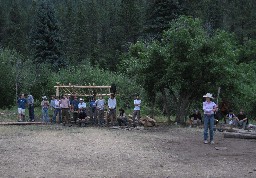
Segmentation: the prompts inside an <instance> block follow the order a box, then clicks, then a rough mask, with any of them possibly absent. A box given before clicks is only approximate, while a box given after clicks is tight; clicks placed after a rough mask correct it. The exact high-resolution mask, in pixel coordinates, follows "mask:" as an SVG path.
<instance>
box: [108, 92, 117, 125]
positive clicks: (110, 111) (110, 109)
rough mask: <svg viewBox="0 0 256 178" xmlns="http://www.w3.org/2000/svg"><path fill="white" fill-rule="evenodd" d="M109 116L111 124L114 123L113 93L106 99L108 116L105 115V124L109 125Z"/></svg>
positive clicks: (114, 101)
mask: <svg viewBox="0 0 256 178" xmlns="http://www.w3.org/2000/svg"><path fill="white" fill-rule="evenodd" d="M110 117H111V124H112V126H113V125H114V121H116V98H115V95H114V94H113V93H111V95H110V98H109V99H108V117H107V125H109V119H110Z"/></svg>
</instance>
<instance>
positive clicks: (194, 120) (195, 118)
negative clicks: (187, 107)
mask: <svg viewBox="0 0 256 178" xmlns="http://www.w3.org/2000/svg"><path fill="white" fill-rule="evenodd" d="M188 122H189V127H192V126H193V125H196V126H199V125H201V123H202V116H201V113H200V111H199V110H197V109H196V110H195V111H194V113H193V114H191V115H190V116H189V120H188Z"/></svg>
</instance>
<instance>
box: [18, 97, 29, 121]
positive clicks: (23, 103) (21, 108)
mask: <svg viewBox="0 0 256 178" xmlns="http://www.w3.org/2000/svg"><path fill="white" fill-rule="evenodd" d="M17 104H18V114H19V122H22V121H25V109H26V105H27V100H26V98H25V96H24V94H21V95H20V98H19V99H18V101H17Z"/></svg>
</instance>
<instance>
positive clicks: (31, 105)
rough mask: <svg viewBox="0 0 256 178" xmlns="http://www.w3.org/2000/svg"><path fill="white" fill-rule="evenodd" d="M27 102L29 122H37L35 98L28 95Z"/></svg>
mask: <svg viewBox="0 0 256 178" xmlns="http://www.w3.org/2000/svg"><path fill="white" fill-rule="evenodd" d="M27 102H28V112H29V121H30V122H34V121H35V114H34V98H33V96H32V95H31V94H30V95H28V98H27Z"/></svg>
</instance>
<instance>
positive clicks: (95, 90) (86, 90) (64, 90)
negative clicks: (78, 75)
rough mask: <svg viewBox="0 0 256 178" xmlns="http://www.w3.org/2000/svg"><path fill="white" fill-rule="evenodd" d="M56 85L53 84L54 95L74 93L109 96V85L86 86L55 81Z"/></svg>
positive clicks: (77, 94)
mask: <svg viewBox="0 0 256 178" xmlns="http://www.w3.org/2000/svg"><path fill="white" fill-rule="evenodd" d="M56 83H57V85H56V86H54V88H56V96H60V93H61V94H66V95H76V96H110V93H111V92H110V89H111V86H95V85H94V84H93V85H87V86H79V85H71V83H69V85H61V84H60V83H59V82H56Z"/></svg>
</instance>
